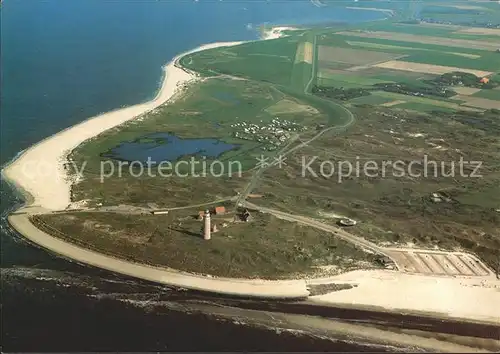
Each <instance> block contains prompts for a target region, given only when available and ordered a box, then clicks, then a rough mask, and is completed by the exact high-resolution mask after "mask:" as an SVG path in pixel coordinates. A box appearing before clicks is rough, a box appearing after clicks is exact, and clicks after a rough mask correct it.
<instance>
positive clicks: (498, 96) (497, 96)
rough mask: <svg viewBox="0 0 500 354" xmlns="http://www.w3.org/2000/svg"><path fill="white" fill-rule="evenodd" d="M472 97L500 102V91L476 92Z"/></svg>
mask: <svg viewBox="0 0 500 354" xmlns="http://www.w3.org/2000/svg"><path fill="white" fill-rule="evenodd" d="M472 96H473V97H480V98H486V99H489V100H495V101H497V102H500V90H480V91H478V92H475V93H474V94H473V95H472Z"/></svg>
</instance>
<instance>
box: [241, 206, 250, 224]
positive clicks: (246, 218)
mask: <svg viewBox="0 0 500 354" xmlns="http://www.w3.org/2000/svg"><path fill="white" fill-rule="evenodd" d="M241 219H242V220H243V221H244V222H249V221H250V220H252V215H251V214H250V212H249V211H248V209H245V212H244V213H243V214H242V215H241Z"/></svg>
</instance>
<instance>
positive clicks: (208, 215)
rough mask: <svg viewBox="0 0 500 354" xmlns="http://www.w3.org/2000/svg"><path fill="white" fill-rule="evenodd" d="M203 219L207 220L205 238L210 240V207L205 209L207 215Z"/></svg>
mask: <svg viewBox="0 0 500 354" xmlns="http://www.w3.org/2000/svg"><path fill="white" fill-rule="evenodd" d="M203 219H204V220H205V227H204V229H203V239H205V240H210V237H211V236H210V231H211V225H210V211H209V210H208V209H207V210H205V215H204V218H203Z"/></svg>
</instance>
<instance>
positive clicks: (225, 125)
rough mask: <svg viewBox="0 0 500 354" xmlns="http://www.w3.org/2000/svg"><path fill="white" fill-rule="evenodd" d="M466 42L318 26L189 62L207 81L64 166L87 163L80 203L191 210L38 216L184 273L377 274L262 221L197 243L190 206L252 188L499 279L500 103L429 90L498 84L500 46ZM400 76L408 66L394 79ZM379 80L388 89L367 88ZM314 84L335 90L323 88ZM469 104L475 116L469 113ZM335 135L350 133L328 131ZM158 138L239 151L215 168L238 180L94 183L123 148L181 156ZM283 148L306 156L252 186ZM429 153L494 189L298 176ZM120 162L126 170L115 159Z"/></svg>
mask: <svg viewBox="0 0 500 354" xmlns="http://www.w3.org/2000/svg"><path fill="white" fill-rule="evenodd" d="M341 27H342V28H341ZM461 29H462V27H456V26H430V25H425V26H416V25H408V24H401V23H390V22H384V21H378V22H373V23H369V24H356V25H354V24H353V25H346V26H333V27H331V28H313V29H310V30H302V31H300V33H299V34H294V33H293V32H292V33H291V34H290V36H288V37H284V38H280V39H275V40H269V41H253V42H248V43H245V44H242V45H238V46H235V47H229V48H227V47H224V48H215V49H211V50H207V51H203V52H197V53H193V54H190V55H187V56H185V57H183V58H182V59H181V60H180V62H181V64H182V65H184V66H185V67H187V68H188V69H190V70H193V71H196V72H198V73H200V75H202V76H204V78H205V79H204V80H200V81H197V82H196V84H195V85H191V86H189V87H188V88H187V89H186V90H185V91H184V92H183V93H182V94H179V95H178V97H177V99H176V100H175V101H174V102H172V103H169V104H168V105H164V106H161V107H159V108H158V109H156V110H154V111H153V112H150V113H148V114H145V115H144V116H142V117H140V118H139V119H136V120H134V121H132V122H130V123H128V124H124V125H122V126H120V127H117V128H115V129H112V130H110V131H107V132H105V133H103V134H101V135H99V136H97V137H95V138H94V139H92V140H90V141H88V142H85V143H84V144H82V145H80V146H79V147H78V148H77V149H75V150H74V151H73V152H72V153H71V155H70V157H71V159H73V160H74V161H75V162H76V164H77V165H81V164H82V163H83V162H84V161H85V162H86V164H87V165H86V168H85V171H84V175H83V179H82V180H81V181H80V182H79V183H77V184H76V185H74V186H73V189H72V200H74V201H79V200H89V201H90V202H89V205H90V206H97V205H100V204H102V205H104V206H113V205H120V204H126V205H132V206H148V205H150V204H154V205H156V206H157V207H159V208H165V207H166V208H171V207H186V208H187V209H186V210H184V211H182V212H181V211H179V213H177V211H176V212H173V213H171V214H169V215H168V216H166V217H158V216H151V215H138V214H136V215H126V214H119V213H107V212H106V213H104V212H103V213H74V214H58V215H51V216H43V217H41V218H42V219H43V220H42V221H43V222H46V223H48V224H50V225H52V226H53V227H56V228H57V229H58V230H59V231H60V232H62V234H61V235H63V236H62V237H67V238H68V239H70V240H71V241H72V242H77V243H80V244H85V245H86V246H87V247H94V248H97V249H99V250H100V251H102V252H106V253H112V254H114V255H117V256H119V257H123V258H127V259H131V260H134V261H141V262H147V263H151V264H158V265H164V266H169V267H173V268H177V269H182V270H187V271H191V272H207V273H210V274H214V275H221V276H237V277H239V276H241V277H265V278H281V277H290V276H293V275H294V274H297V273H301V274H304V273H307V274H312V273H316V272H318V270H320V267H323V266H333V268H334V269H336V270H340V269H343V270H345V269H352V268H356V267H371V266H373V262H372V261H373V258H372V256H371V255H368V254H366V253H364V252H362V251H360V250H359V249H356V248H354V247H352V246H350V245H349V244H345V243H343V242H341V241H340V240H338V239H335V238H333V237H331V235H326V234H324V233H323V232H319V231H318V230H315V229H311V228H307V227H301V226H298V225H296V224H293V223H289V222H284V221H283V220H278V219H275V218H273V217H270V216H268V215H267V216H266V215H262V214H260V213H254V214H255V220H254V221H253V222H251V223H248V224H246V223H240V224H234V225H229V226H227V227H224V228H221V230H220V231H219V232H218V233H217V234H216V235H215V237H214V238H213V239H212V240H211V241H210V242H208V243H207V242H203V240H201V238H200V237H199V233H200V223H199V221H195V220H194V219H192V217H191V216H190V215H189V213H194V214H196V213H197V211H198V209H199V208H201V207H202V206H200V207H199V206H196V208H195V209H196V210H195V209H193V210H191V209H190V208H193V207H194V206H195V205H198V204H204V205H205V204H207V205H208V204H213V203H214V202H216V201H217V203H226V204H227V207H228V209H231V210H233V209H234V207H235V204H236V203H235V202H234V200H235V199H231V198H234V197H235V196H237V195H238V193H240V195H241V193H242V191H243V193H242V194H244V195H246V192H247V190H246V189H247V187H248V186H251V187H252V188H250V189H251V191H249V192H251V193H254V194H261V195H263V197H262V198H259V202H258V204H262V205H264V206H270V207H273V208H276V209H280V210H284V211H288V212H291V213H296V214H298V215H308V216H311V217H315V218H318V219H321V220H323V222H325V223H331V224H334V223H335V219H334V218H331V217H327V216H325V215H334V214H336V213H339V214H341V215H346V216H349V217H353V218H355V219H356V220H359V221H361V226H360V227H356V228H353V229H352V230H354V231H353V232H354V233H357V234H358V235H359V236H363V237H365V238H367V239H369V240H372V241H374V242H377V243H380V244H384V242H385V243H387V244H394V243H396V244H399V245H403V246H404V245H406V244H407V243H408V242H412V243H415V244H417V245H419V246H423V247H440V248H446V249H456V248H461V249H466V250H469V251H472V252H477V253H478V254H479V255H480V257H481V258H483V259H484V260H486V261H487V262H488V263H489V264H490V265H491V266H494V265H495V259H496V258H498V250H499V249H500V239H499V238H498V237H497V235H499V234H500V230H499V229H498V225H500V220H499V218H500V216H499V215H500V214H498V212H496V211H495V209H492V208H500V205H497V204H498V198H497V197H496V196H492V194H494V193H496V192H497V190H498V188H497V187H498V185H500V177H499V176H500V175H499V169H498V163H497V162H498V161H499V158H500V157H499V155H498V151H500V150H499V149H500V142H499V140H498V139H499V136H500V130H499V129H500V128H499V126H498V122H499V121H500V120H499V116H498V114H497V112H496V111H494V110H489V111H488V110H487V109H489V108H496V107H497V106H498V102H499V101H500V90H498V89H495V90H479V89H474V90H473V89H471V88H468V87H464V86H457V87H458V88H457V93H458V95H457V96H453V97H451V98H450V97H449V96H450V95H452V94H453V93H450V91H449V90H448V88H444V87H441V86H438V84H437V83H436V82H428V81H429V80H434V79H435V78H436V77H437V75H436V74H440V73H442V72H447V71H451V70H453V71H470V70H477V72H476V73H477V74H487V73H490V72H494V73H497V74H493V75H491V77H492V78H497V79H500V74H498V72H500V67H499V65H500V60H498V58H500V57H499V56H498V53H494V52H493V51H492V49H491V48H493V47H494V45H498V42H494V41H491V40H490V39H491V38H490V37H489V36H493V34H491V33H488V34H478V33H475V32H474V31H470V32H464V31H461ZM367 30H369V31H377V32H366V31H367ZM363 31H364V32H363ZM475 36H483V37H482V39H476V38H475ZM401 56H405V57H404V58H402V57H401ZM394 58H400V59H401V60H400V61H394ZM391 60H392V61H391ZM403 61H405V62H406V63H405V62H403ZM380 62H383V63H385V64H382V65H379V64H377V63H380ZM394 63H396V64H394ZM397 65H403V66H405V67H399V69H401V70H396V66H397ZM353 67H354V68H353ZM350 68H352V69H351V70H349V69H350ZM355 69H356V70H355ZM403 69H404V70H403ZM411 70H414V71H415V72H413V71H411ZM235 78H238V80H235ZM241 79H243V80H241ZM381 83H391V85H385V87H381V86H378V87H377V86H375V87H374V86H373V85H377V84H381ZM315 85H316V86H317V85H319V86H325V87H327V88H328V89H327V90H323V91H321V90H320V91H318V90H316V89H317V87H315ZM447 85H448V83H447ZM312 87H314V88H315V90H314V91H313V90H312V89H311V88H312ZM331 88H335V89H331ZM351 89H353V90H351ZM450 89H451V90H453V89H454V87H451V88H450ZM383 90H386V91H396V92H400V93H394V92H386V91H383ZM367 91H370V93H371V94H370V95H366V94H367ZM312 92H314V94H311V93H312ZM318 92H319V93H318ZM325 92H326V93H325ZM422 92H424V93H422ZM316 94H318V96H316ZM361 95H365V96H362V97H359V96H361ZM423 95H425V97H422V96H423ZM336 99H342V100H345V101H341V103H339V102H338V101H336ZM466 101H467V102H468V104H470V105H472V106H475V107H477V108H467V107H465V106H464V105H463V103H465V102H466ZM345 107H347V108H348V110H347V109H346V108H345ZM465 110H468V112H463V111H465ZM478 111H479V112H478ZM429 112H433V114H432V115H431V114H428V113H429ZM352 118H354V119H352ZM277 121H280V122H281V123H276V122H277ZM283 122H285V123H283ZM351 122H354V125H352V126H351V125H349V124H347V123H351ZM339 125H341V126H342V127H341V128H342V129H331V130H328V129H325V128H335V127H337V126H339ZM344 125H345V127H344ZM250 126H251V127H250ZM346 129H347V131H345V130H346ZM158 133H168V134H170V135H173V136H175V137H177V138H178V139H183V141H184V142H185V143H188V144H197V142H196V139H212V140H215V141H216V145H218V144H222V145H224V146H225V145H226V144H227V145H229V146H230V148H228V149H226V150H224V151H222V152H220V153H218V155H217V154H215V155H216V156H215V155H214V156H211V157H209V158H207V159H206V161H207V163H210V162H213V161H215V160H217V161H221V163H222V165H223V166H224V167H225V168H227V167H229V166H230V164H231V163H232V162H234V161H237V162H238V163H239V164H240V166H241V169H242V171H241V172H242V174H241V175H239V174H237V173H236V174H233V175H232V176H226V175H223V176H210V175H208V176H205V177H203V178H198V177H195V176H192V175H189V174H188V175H187V176H180V175H179V176H175V175H174V176H169V177H168V178H163V177H162V178H160V177H158V176H147V175H141V176H140V177H137V176H134V174H133V172H134V171H133V170H130V169H126V170H125V171H123V175H122V176H120V178H115V177H114V176H113V177H111V178H107V179H105V180H104V181H101V180H100V178H99V174H98V172H99V169H100V167H101V166H100V165H101V163H102V162H103V161H108V160H109V159H112V160H113V158H112V157H109V156H108V155H107V153H109V152H110V151H112V150H113V149H116V148H117V147H119V146H122V145H123V144H131V143H133V144H146V145H144V146H148V145H147V144H156V145H154V147H147V148H145V150H146V152H147V153H150V152H151V151H153V150H155V149H160V151H161V149H162V148H163V149H165V151H168V150H169V148H170V150H174V151H175V149H176V147H174V146H172V145H170V146H169V144H171V142H170V141H168V140H167V141H165V140H161V139H159V138H155V137H151V135H152V134H158ZM417 137H420V138H417ZM313 138H314V139H313ZM309 140H310V141H309ZM306 141H307V142H308V143H307V144H302V143H304V142H306ZM290 147H300V149H298V150H292V151H290V154H288V155H287V160H286V164H285V166H284V167H283V168H274V167H272V168H269V169H266V170H265V171H263V172H262V174H254V170H252V169H253V168H254V167H255V166H256V164H257V162H258V160H257V158H260V157H261V156H263V157H268V158H274V157H276V156H277V155H278V154H281V153H282V151H286V150H284V149H285V148H290ZM148 149H150V150H148ZM207 149H209V148H203V149H199V150H196V149H195V150H193V151H191V150H190V151H191V152H189V153H186V152H184V153H180V154H178V156H177V157H176V158H172V162H177V161H184V160H187V159H190V158H195V157H196V158H200V157H202V156H203V155H204V154H205V155H206V154H208V153H207ZM424 155H425V156H428V157H430V158H432V159H434V160H436V161H448V162H449V161H452V160H453V161H454V160H458V159H459V158H460V157H463V158H466V159H468V160H474V161H483V162H485V169H486V170H485V171H484V174H485V177H484V178H482V179H471V178H469V179H465V178H461V177H459V178H445V177H442V178H437V177H432V176H431V177H430V178H414V177H412V178H409V177H408V176H403V177H402V178H399V177H398V178H392V177H389V178H379V177H378V176H376V177H369V176H365V175H360V176H356V177H353V176H349V178H346V179H345V180H343V181H335V180H333V179H331V178H326V177H324V176H322V177H320V178H313V177H311V176H302V175H301V174H300V172H301V170H302V168H301V167H302V165H301V164H302V159H303V158H307V157H312V156H318V157H319V158H320V160H321V159H323V160H334V161H345V160H356V159H357V160H358V161H367V160H373V161H377V162H383V161H388V160H391V161H396V160H401V161H414V160H416V161H420V160H421V159H422V156H424ZM113 163H114V164H115V165H118V164H119V161H118V160H117V158H114V160H113ZM316 167H317V166H316ZM316 167H314V168H316ZM445 167H446V168H448V167H450V166H449V165H447V166H445ZM197 168H198V167H197ZM419 171H420V169H419ZM182 172H190V171H188V170H182ZM191 172H192V171H191ZM196 172H198V170H196ZM236 172H238V171H236ZM436 191H443V193H444V192H446V193H448V194H449V195H450V200H453V202H450V203H444V204H439V205H437V204H434V203H432V202H431V201H430V199H429V195H430V193H433V192H436ZM184 212H186V213H188V214H183V213H184ZM38 221H40V220H38ZM228 222H229V221H228ZM219 223H221V225H222V223H224V220H222V219H220V220H219ZM42 227H43V226H42ZM68 235H70V236H68ZM495 257H496V258H495ZM318 267H319V268H318Z"/></svg>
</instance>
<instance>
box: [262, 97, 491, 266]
mask: <svg viewBox="0 0 500 354" xmlns="http://www.w3.org/2000/svg"><path fill="white" fill-rule="evenodd" d="M422 104H423V103H420V102H413V103H411V105H414V106H413V107H412V106H409V108H411V109H416V110H420V109H422V108H423V107H422V106H420V105H422ZM417 105H418V106H419V107H417ZM424 108H431V107H424ZM437 110H440V109H439V108H438V107H437V108H436V111H437ZM356 116H357V117H358V121H357V124H356V125H355V126H353V127H352V128H351V129H349V130H348V131H347V132H346V133H345V134H343V135H342V136H337V137H332V136H328V135H325V136H323V137H321V138H320V139H317V140H315V141H314V142H313V143H312V144H310V145H309V146H308V147H307V148H306V149H303V150H301V151H300V152H298V153H297V154H294V155H293V156H289V157H288V160H287V162H288V164H287V166H285V167H284V168H281V169H278V168H273V169H269V170H267V171H266V173H265V174H264V176H263V178H262V180H261V182H260V183H259V184H258V185H257V186H256V189H255V192H256V193H260V194H263V195H264V197H263V198H262V200H261V201H259V203H260V204H265V205H267V206H268V207H272V208H277V209H280V210H283V211H286V212H289V213H298V214H302V215H304V214H305V215H309V216H311V217H318V218H323V217H322V215H324V214H328V213H329V214H337V215H345V216H348V217H352V218H354V219H356V220H359V221H360V223H359V225H360V227H359V228H358V227H355V228H352V229H350V232H352V233H354V234H358V235H361V236H363V237H366V238H368V239H370V240H372V241H374V242H379V243H382V244H384V242H387V243H388V244H394V243H397V244H399V245H402V246H404V245H406V243H407V242H412V243H414V244H416V245H417V246H423V247H434V246H436V247H439V248H444V249H466V250H469V251H471V252H475V253H477V254H478V255H479V256H480V257H481V258H482V259H484V260H486V261H487V262H488V263H489V264H490V265H491V266H492V267H494V266H496V264H497V262H498V250H499V249H500V238H499V236H498V235H500V229H499V225H500V214H499V213H498V212H496V211H495V209H498V208H500V204H499V200H498V193H496V192H497V191H498V186H499V185H500V183H499V182H500V175H499V174H498V173H499V171H500V165H498V162H497V161H498V158H499V155H498V154H499V151H500V150H499V147H500V140H499V137H500V135H498V131H499V130H498V129H499V124H500V120H499V119H498V118H499V117H500V116H499V115H498V114H495V113H490V114H482V113H471V112H467V113H457V112H456V111H455V110H451V111H449V110H448V109H446V108H445V109H444V111H443V110H441V112H439V113H435V114H432V115H423V114H421V113H418V112H412V111H406V110H397V111H394V109H393V107H391V108H383V107H380V108H375V107H367V108H359V109H358V110H357V111H356ZM472 137H477V138H472ZM479 137H481V138H479ZM315 156H317V159H316V160H315V161H314V163H312V164H311V165H310V167H311V169H312V171H313V172H315V173H316V176H315V175H314V174H313V173H310V172H307V173H306V174H305V175H301V173H302V172H301V171H302V168H301V166H303V158H305V159H306V162H307V161H309V159H311V158H313V157H315ZM424 156H427V159H428V161H437V163H436V167H435V168H434V167H433V165H432V164H430V165H429V166H430V167H427V168H428V172H427V174H425V175H424V170H423V169H424V165H423V162H422V159H423V157H424ZM461 156H462V157H463V158H465V157H464V156H466V158H465V159H467V160H470V161H483V167H482V168H481V175H482V176H483V178H470V177H468V175H460V174H458V173H455V174H454V175H453V177H443V175H442V174H443V173H444V172H442V171H446V173H448V174H449V173H450V169H451V161H459V159H460V157H461ZM397 160H402V161H406V162H410V161H421V162H422V164H419V165H417V166H418V167H416V169H414V170H413V173H414V174H413V177H412V176H409V175H397V176H396V175H395V174H393V172H392V170H391V168H390V167H388V168H387V169H386V172H385V174H384V175H383V174H382V171H383V170H382V167H381V166H383V162H384V161H385V162H387V161H397ZM324 161H330V162H333V166H334V169H335V170H334V173H333V174H332V175H329V174H326V175H325V174H323V175H321V166H322V164H323V163H324ZM368 161H370V162H371V165H373V163H374V161H375V164H376V166H378V170H376V173H375V174H373V173H370V175H368V174H365V173H363V165H364V163H365V162H368ZM440 161H443V163H444V164H443V165H442V166H445V167H441V166H440V165H439V162H440ZM339 162H343V163H344V165H343V166H344V167H343V168H341V167H339V166H340V165H339ZM345 162H350V164H351V167H352V171H351V173H349V169H348V167H347V166H346V165H345ZM357 162H358V163H359V166H360V167H359V168H360V173H359V174H358V175H357V174H356V173H355V172H356V167H355V166H356V165H355V164H356V163H357ZM328 166H330V164H328V165H327V167H328ZM465 169H466V170H467V171H468V173H470V172H472V170H471V169H470V167H465ZM340 171H342V173H343V177H342V178H341V179H340V182H339V176H342V175H341V172H340ZM418 171H420V172H421V175H420V177H417V175H415V173H416V172H418ZM328 172H330V168H326V173H328ZM372 172H373V171H372ZM299 176H302V178H299ZM436 191H442V192H443V193H446V194H447V195H449V196H450V198H452V199H453V201H452V202H449V203H441V204H440V203H433V202H432V201H431V199H430V195H431V193H433V192H436ZM481 198H483V199H481ZM323 220H324V222H331V223H334V222H335V219H327V218H323ZM370 230H371V231H370ZM373 230H379V231H380V232H374V231H373Z"/></svg>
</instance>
